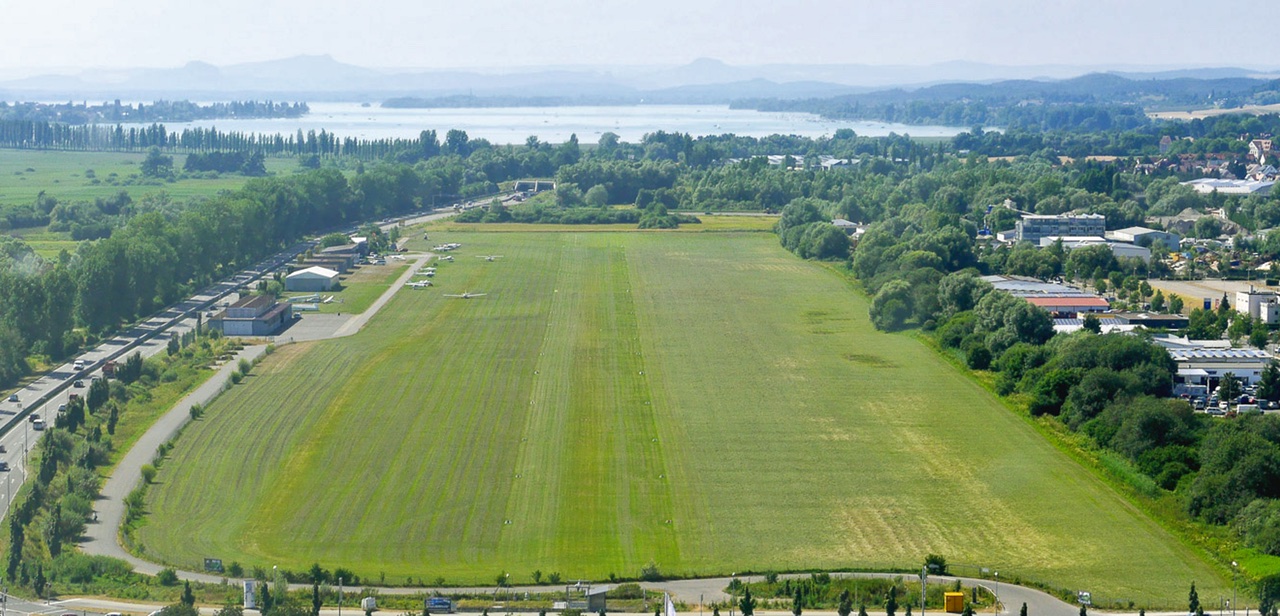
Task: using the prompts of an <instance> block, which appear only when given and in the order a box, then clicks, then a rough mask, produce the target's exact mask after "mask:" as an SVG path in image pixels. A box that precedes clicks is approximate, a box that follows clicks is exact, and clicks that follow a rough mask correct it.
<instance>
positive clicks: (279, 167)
mask: <svg viewBox="0 0 1280 616" xmlns="http://www.w3.org/2000/svg"><path fill="white" fill-rule="evenodd" d="M143 158H146V153H145V152H138V153H122V152H57V151H45V150H9V149H0V205H18V204H30V203H32V202H34V201H35V199H36V195H39V194H40V192H41V191H44V192H45V193H46V194H48V195H50V196H52V197H54V198H56V199H58V201H63V202H68V201H92V200H93V199H94V198H95V197H103V198H106V197H111V196H114V195H115V194H116V193H118V192H120V191H121V190H124V191H127V192H128V193H129V196H131V197H133V200H134V201H137V200H139V199H141V198H142V197H144V196H146V195H149V194H153V193H158V192H161V191H163V192H165V193H167V194H168V195H169V196H170V197H171V198H174V199H185V198H189V197H208V196H213V195H215V194H217V193H218V191H221V190H235V189H237V188H240V187H241V186H243V185H244V183H245V181H246V180H247V179H248V178H246V177H244V176H242V175H223V176H221V177H218V178H214V179H203V178H192V179H184V180H179V181H176V182H173V183H169V182H161V181H148V182H146V183H132V184H126V180H127V179H128V178H129V176H132V175H137V174H140V173H141V171H140V170H139V168H138V165H139V163H141V162H142V159H143ZM184 161H186V156H185V155H183V154H176V155H173V164H174V167H175V168H176V169H179V170H180V169H182V164H183V162H184ZM266 164H267V171H268V172H271V173H289V172H292V170H293V169H295V168H297V166H298V162H297V161H296V160H294V159H291V158H267V160H266ZM89 171H92V172H93V173H92V174H90V173H89ZM89 175H92V176H93V177H92V178H91V177H89ZM95 180H96V182H95Z"/></svg>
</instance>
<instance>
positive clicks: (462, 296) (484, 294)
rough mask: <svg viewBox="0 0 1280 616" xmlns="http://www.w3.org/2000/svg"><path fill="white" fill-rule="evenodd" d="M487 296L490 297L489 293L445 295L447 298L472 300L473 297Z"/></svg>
mask: <svg viewBox="0 0 1280 616" xmlns="http://www.w3.org/2000/svg"><path fill="white" fill-rule="evenodd" d="M486 295H488V293H471V292H464V293H463V294H462V295H449V294H448V293H445V294H444V296H445V297H456V298H458V299H471V298H473V297H484V296H486Z"/></svg>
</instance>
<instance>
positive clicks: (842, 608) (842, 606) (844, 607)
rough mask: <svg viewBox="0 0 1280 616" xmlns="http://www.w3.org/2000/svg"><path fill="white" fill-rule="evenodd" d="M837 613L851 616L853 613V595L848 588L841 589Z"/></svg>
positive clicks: (842, 615) (841, 615)
mask: <svg viewBox="0 0 1280 616" xmlns="http://www.w3.org/2000/svg"><path fill="white" fill-rule="evenodd" d="M836 613H837V614H839V615H840V616H849V614H852V613H853V595H852V594H851V593H850V592H849V589H848V588H846V589H844V590H842V591H840V597H839V599H838V600H837V602H836Z"/></svg>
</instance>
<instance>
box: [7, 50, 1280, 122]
mask: <svg viewBox="0 0 1280 616" xmlns="http://www.w3.org/2000/svg"><path fill="white" fill-rule="evenodd" d="M1102 71H1106V72H1105V73H1103V72H1102ZM1278 77H1280V70H1276V71H1271V72H1264V71H1257V70H1250V69H1244V68H1234V67H1225V68H1194V69H1185V70H1169V69H1167V68H1159V67H1156V68H1150V67H1124V66H1113V67H1081V66H1069V65H1045V66H996V65H987V64H976V63H966V62H952V63H945V64H937V65H930V66H867V65H858V64H830V65H801V64H786V65H761V66H733V65H729V64H725V63H724V62H720V61H718V60H712V59H701V60H697V61H694V62H692V63H689V64H686V65H683V66H675V67H546V68H529V69H508V70H503V71H497V70H479V69H477V70H421V69H371V68H365V67H360V66H355V65H351V64H345V63H342V62H339V61H337V60H335V59H333V58H332V57H330V56H298V57H294V58H287V59H282V60H272V61H267V62H255V63H247V64H235V65H230V66H221V67H219V66H214V65H211V64H207V63H203V62H191V63H188V64H187V65H185V66H182V67H177V68H140V69H110V70H108V69H103V70H85V71H81V72H78V73H75V74H63V75H55V74H49V75H38V76H32V77H25V78H20V79H10V80H7V81H0V99H5V100H10V101H12V100H63V101H66V100H94V101H103V100H114V99H123V100H134V101H139V100H158V99H190V100H243V99H274V100H305V101H310V102H322V101H357V102H369V103H382V102H384V101H386V102H387V103H388V105H389V106H438V107H458V106H497V105H503V106H509V105H541V106H546V105H568V104H636V103H684V104H728V103H730V102H733V101H738V103H737V104H738V105H739V106H750V107H756V108H776V109H785V108H797V109H798V108H805V109H806V110H814V109H819V108H822V107H823V105H819V104H818V103H817V101H841V102H843V103H849V105H848V106H860V105H883V104H895V103H902V102H906V101H915V100H929V101H944V100H983V101H991V102H992V103H993V104H1010V103H1019V102H1023V101H1030V102H1032V103H1036V102H1045V101H1063V102H1069V101H1085V102H1099V101H1106V102H1117V101H1127V102H1143V103H1144V104H1155V105H1158V106H1160V105H1169V106H1190V105H1201V106H1214V105H1216V104H1220V103H1221V102H1222V101H1223V100H1224V99H1231V98H1232V97H1234V98H1235V99H1243V98H1248V97H1253V99H1256V98H1266V94H1265V93H1266V92H1267V91H1269V90H1275V81H1274V80H1275V79H1277V78H1278ZM1250 100H1252V99H1250ZM1270 102H1280V100H1277V101H1270ZM826 108H827V109H828V110H829V109H830V108H832V105H827V106H826ZM819 110H821V109H819Z"/></svg>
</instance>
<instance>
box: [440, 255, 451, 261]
mask: <svg viewBox="0 0 1280 616" xmlns="http://www.w3.org/2000/svg"><path fill="white" fill-rule="evenodd" d="M440 260H441V261H453V255H445V256H443V257H440Z"/></svg>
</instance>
